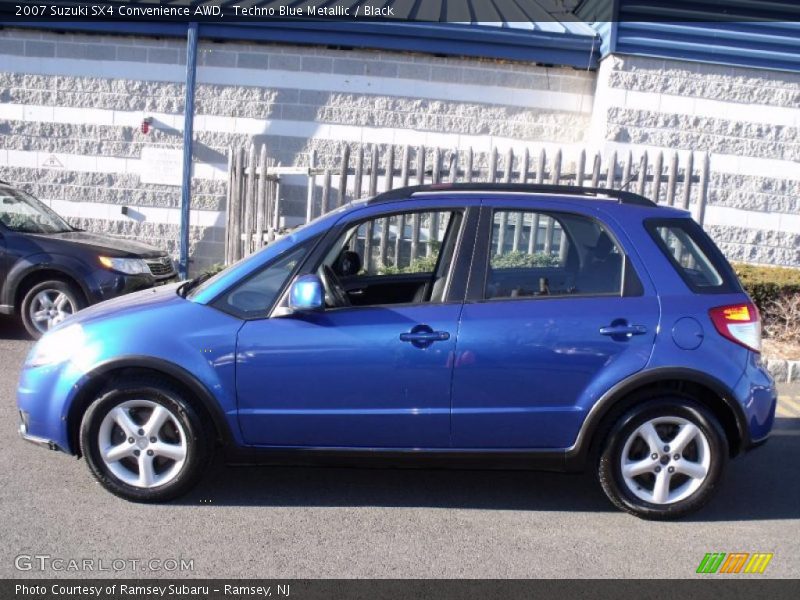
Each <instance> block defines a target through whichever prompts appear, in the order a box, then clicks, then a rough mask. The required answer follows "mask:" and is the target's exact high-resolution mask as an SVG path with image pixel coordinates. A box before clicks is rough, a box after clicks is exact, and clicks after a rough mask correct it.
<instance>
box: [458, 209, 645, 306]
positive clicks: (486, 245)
mask: <svg viewBox="0 0 800 600" xmlns="http://www.w3.org/2000/svg"><path fill="white" fill-rule="evenodd" d="M499 212H522V213H538V214H540V215H543V216H548V217H552V218H553V219H554V220H556V221H558V215H565V216H570V217H577V218H581V219H586V220H588V221H591V222H592V223H595V224H597V225H599V226H600V227H601V228H602V230H603V231H605V232H606V234H608V236H609V237H610V238H611V241H612V242H613V243H614V245H615V246H616V247H617V248H618V249H619V252H620V254H621V255H622V265H621V268H622V274H621V279H620V289H619V291H618V292H614V293H612V292H604V293H596V292H593V293H580V294H563V295H558V296H551V295H541V296H507V297H506V296H504V297H497V298H486V284H487V281H488V277H489V269H490V266H491V259H492V235H493V231H494V217H495V213H499ZM559 222H560V221H559ZM562 231H563V232H564V235H566V236H567V237H568V239H569V241H570V244H574V240H573V239H572V235H571V234H570V233H569V232H568V230H567V229H566V228H563V227H562ZM479 240H484V242H483V243H479ZM467 287H468V289H467V298H466V301H467V302H470V303H483V302H520V301H547V300H564V299H570V298H629V297H633V296H643V295H644V293H645V292H644V286H643V283H642V278H641V276H640V275H639V274H638V272H637V270H636V268H635V267H634V265H633V263H632V262H631V260H630V257H629V256H628V252H627V251H626V249H625V246H624V245H623V244H622V243H621V242H620V240H619V238H618V236H617V235H616V233H614V230H613V229H612V228H611V227H610V226H609V225H608V224H607V223H605V222H604V221H602V220H601V219H598V218H597V217H595V216H594V215H588V214H586V213H582V212H579V211H571V210H560V209H555V210H553V209H551V208H545V207H537V206H531V205H530V204H525V203H520V204H517V205H509V204H494V203H492V204H486V203H484V204H483V205H482V206H481V218H480V223H479V224H478V230H477V235H476V243H475V250H474V256H473V261H472V268H471V269H470V277H469V282H468V286H467Z"/></svg>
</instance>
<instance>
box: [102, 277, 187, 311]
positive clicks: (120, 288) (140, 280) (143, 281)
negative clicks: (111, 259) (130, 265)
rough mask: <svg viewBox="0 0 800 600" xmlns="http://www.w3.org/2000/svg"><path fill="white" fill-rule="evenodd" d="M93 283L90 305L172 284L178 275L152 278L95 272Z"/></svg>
mask: <svg viewBox="0 0 800 600" xmlns="http://www.w3.org/2000/svg"><path fill="white" fill-rule="evenodd" d="M93 279H94V282H93V285H92V286H91V289H90V290H89V293H90V295H91V296H92V298H91V304H96V303H97V302H103V301H104V300H111V299H112V298H116V297H117V296H123V295H125V294H130V293H131V292H138V291H140V290H145V289H148V288H152V287H158V286H162V285H166V284H168V283H173V282H175V281H177V280H178V274H177V273H172V274H169V275H166V276H163V277H154V276H153V275H150V274H146V273H143V274H140V275H126V274H124V273H116V272H113V271H105V270H102V271H97V272H96V273H95V275H94V278H93Z"/></svg>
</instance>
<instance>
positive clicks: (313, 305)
mask: <svg viewBox="0 0 800 600" xmlns="http://www.w3.org/2000/svg"><path fill="white" fill-rule="evenodd" d="M289 308H290V309H291V310H292V311H295V312H307V311H316V310H322V309H324V308H325V290H324V289H323V287H322V281H320V279H319V277H317V276H316V275H301V276H300V277H298V278H297V279H295V280H294V281H293V282H292V286H291V287H290V288H289Z"/></svg>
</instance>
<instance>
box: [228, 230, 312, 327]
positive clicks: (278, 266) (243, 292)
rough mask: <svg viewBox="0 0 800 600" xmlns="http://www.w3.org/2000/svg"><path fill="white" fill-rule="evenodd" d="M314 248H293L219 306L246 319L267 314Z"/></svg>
mask: <svg viewBox="0 0 800 600" xmlns="http://www.w3.org/2000/svg"><path fill="white" fill-rule="evenodd" d="M311 245H312V244H311V243H310V242H308V241H307V242H305V243H303V244H300V245H298V246H295V247H294V248H290V249H289V250H287V251H286V252H284V253H283V254H281V255H280V256H278V257H277V258H276V259H275V260H273V261H272V262H271V263H270V264H269V266H267V267H266V268H264V269H262V270H261V271H259V272H258V273H256V274H255V275H253V276H252V277H250V278H248V279H246V280H245V281H243V282H242V283H240V284H239V285H237V286H236V287H235V288H233V289H232V290H229V291H228V292H226V293H225V294H224V295H223V296H222V298H221V299H220V300H218V301H217V303H215V304H216V305H217V306H218V307H219V308H221V309H222V310H227V311H229V312H232V313H234V314H236V315H238V316H241V317H243V318H248V317H254V316H259V315H263V314H265V313H266V311H267V310H268V309H269V308H270V307H271V306H272V304H273V303H274V302H275V300H276V299H277V297H278V294H279V293H280V291H281V289H282V288H283V286H284V285H285V284H286V282H287V281H288V279H289V277H290V276H291V275H292V273H294V271H295V269H296V268H297V266H298V265H299V263H300V262H301V261H302V260H303V259H304V258H305V256H306V254H307V253H308V251H309V249H310V247H311Z"/></svg>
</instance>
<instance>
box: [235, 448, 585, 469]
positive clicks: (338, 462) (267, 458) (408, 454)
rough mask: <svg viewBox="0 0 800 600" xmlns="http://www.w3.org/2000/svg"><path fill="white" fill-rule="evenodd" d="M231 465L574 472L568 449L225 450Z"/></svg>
mask: <svg viewBox="0 0 800 600" xmlns="http://www.w3.org/2000/svg"><path fill="white" fill-rule="evenodd" d="M225 461H226V462H227V464H229V465H271V466H277V465H284V466H286V465H292V466H326V467H361V468H406V469H501V470H538V471H557V472H564V471H573V470H579V469H574V468H570V466H569V465H568V464H567V463H568V461H567V451H566V450H519V451H518V450H511V451H509V450H451V449H442V450H429V449H426V450H416V449H409V450H406V449H383V448H364V449H353V448H286V447H263V446H262V447H255V446H250V447H246V448H231V447H228V448H226V449H225Z"/></svg>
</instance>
